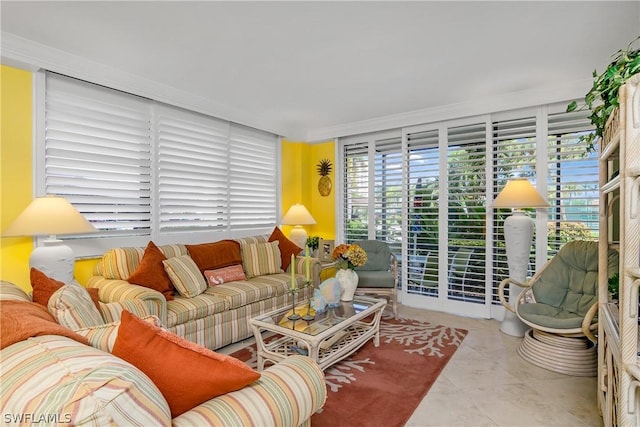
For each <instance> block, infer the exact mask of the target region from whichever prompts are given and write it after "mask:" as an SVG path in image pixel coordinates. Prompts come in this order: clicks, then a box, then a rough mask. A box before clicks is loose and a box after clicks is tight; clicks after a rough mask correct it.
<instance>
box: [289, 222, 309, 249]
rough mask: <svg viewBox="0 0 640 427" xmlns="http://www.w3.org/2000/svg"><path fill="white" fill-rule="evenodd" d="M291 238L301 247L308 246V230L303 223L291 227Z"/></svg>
mask: <svg viewBox="0 0 640 427" xmlns="http://www.w3.org/2000/svg"><path fill="white" fill-rule="evenodd" d="M289 239H290V240H291V241H292V242H293V243H295V244H296V245H298V247H299V248H302V249H304V247H305V246H307V232H306V231H305V229H304V228H302V226H301V225H296V226H295V227H293V228H292V229H291V233H290V234H289Z"/></svg>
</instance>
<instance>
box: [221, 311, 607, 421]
mask: <svg viewBox="0 0 640 427" xmlns="http://www.w3.org/2000/svg"><path fill="white" fill-rule="evenodd" d="M398 308H399V316H400V317H406V318H410V319H416V320H422V321H427V322H431V323H437V324H441V325H447V326H452V327H457V328H462V329H466V330H468V331H469V333H468V334H467V336H466V337H465V339H464V340H463V341H462V344H461V346H460V348H459V349H458V350H457V351H456V353H455V354H454V355H453V357H452V358H451V360H450V361H449V363H448V364H447V366H446V367H445V369H444V370H443V371H442V373H441V374H440V376H439V377H438V379H437V381H436V382H435V384H434V385H433V386H432V387H431V390H429V392H428V393H427V395H426V396H425V398H424V399H423V400H422V402H421V403H420V405H418V407H417V408H416V410H415V412H414V413H413V415H412V417H411V418H410V419H409V421H408V422H407V424H406V427H430V426H441V427H448V426H455V427H459V426H460V427H463V426H469V427H483V426H491V427H495V426H504V427H517V426H522V427H533V426H536V427H538V426H540V427H546V426H562V427H573V426H576V427H578V426H580V427H590V426H598V427H600V426H602V425H603V422H602V418H601V417H600V414H599V413H598V409H597V404H596V379H595V378H582V377H572V376H568V375H562V374H557V373H555V372H551V371H547V370H545V369H542V368H538V367H537V366H535V365H532V364H530V363H528V362H526V361H524V360H522V359H521V358H520V356H518V355H517V353H516V349H517V348H518V346H519V345H520V341H521V340H522V338H516V337H511V336H508V335H505V334H503V333H501V332H500V331H499V329H498V328H499V326H500V324H499V322H497V321H495V320H484V319H471V318H466V317H460V316H454V315H450V314H446V313H439V312H435V311H429V310H421V309H416V308H411V307H407V306H403V305H399V306H398ZM252 342H253V339H251V338H250V339H247V340H245V341H243V342H241V343H236V344H232V345H230V346H227V347H225V348H223V349H220V350H219V351H220V352H223V353H226V354H229V353H233V352H234V351H236V350H238V349H240V348H242V347H244V346H246V345H249V344H251V343H252Z"/></svg>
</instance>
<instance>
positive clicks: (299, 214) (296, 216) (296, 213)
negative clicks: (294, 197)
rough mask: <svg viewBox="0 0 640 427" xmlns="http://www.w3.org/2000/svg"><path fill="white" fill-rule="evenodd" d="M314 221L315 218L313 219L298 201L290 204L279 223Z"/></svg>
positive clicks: (290, 223)
mask: <svg viewBox="0 0 640 427" xmlns="http://www.w3.org/2000/svg"><path fill="white" fill-rule="evenodd" d="M315 223H316V220H315V219H313V217H312V216H311V214H310V213H309V211H308V210H307V208H305V207H304V205H301V204H300V203H296V204H295V205H293V206H291V207H290V208H289V210H288V211H287V213H286V214H285V215H284V216H283V217H282V221H281V224H284V225H309V224H315Z"/></svg>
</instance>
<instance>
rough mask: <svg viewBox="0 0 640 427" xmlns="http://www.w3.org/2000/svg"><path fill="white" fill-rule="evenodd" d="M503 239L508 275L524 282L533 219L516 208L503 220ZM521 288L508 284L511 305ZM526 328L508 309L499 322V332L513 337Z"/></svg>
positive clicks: (531, 238) (520, 335)
mask: <svg viewBox="0 0 640 427" xmlns="http://www.w3.org/2000/svg"><path fill="white" fill-rule="evenodd" d="M504 240H505V250H506V253H507V264H508V265H509V277H510V278H512V279H515V280H517V281H518V282H521V283H524V281H525V280H526V279H527V269H528V266H529V256H530V254H531V242H532V241H533V221H532V220H531V218H529V217H528V216H527V214H526V213H525V212H524V211H522V210H519V209H516V210H514V211H513V214H512V215H511V216H510V217H508V218H507V219H506V220H505V221H504ZM522 290H523V288H521V287H520V286H517V285H514V284H513V283H510V284H509V303H511V305H513V303H514V302H515V301H516V300H517V299H518V297H519V296H520V292H522ZM527 329H529V327H528V326H527V325H525V324H524V323H522V322H521V321H520V319H518V316H516V315H515V314H514V313H512V312H510V311H506V312H505V315H504V319H503V321H502V323H501V324H500V331H501V332H504V333H505V334H507V335H512V336H515V337H524V334H525V332H526V331H527Z"/></svg>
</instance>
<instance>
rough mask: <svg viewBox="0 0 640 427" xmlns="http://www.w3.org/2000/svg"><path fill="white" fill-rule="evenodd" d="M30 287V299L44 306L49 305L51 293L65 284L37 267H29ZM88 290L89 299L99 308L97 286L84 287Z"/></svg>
mask: <svg viewBox="0 0 640 427" xmlns="http://www.w3.org/2000/svg"><path fill="white" fill-rule="evenodd" d="M30 279H31V287H32V288H33V296H32V297H31V299H32V300H33V302H35V303H37V304H41V305H43V306H45V307H47V306H48V305H49V298H51V295H53V293H54V292H55V291H57V290H58V289H60V288H61V287H63V286H65V284H64V282H61V281H59V280H56V279H52V278H51V277H49V276H47V275H46V274H44V273H43V272H42V271H40V270H38V269H37V268H33V267H31V271H30ZM85 289H86V290H87V292H89V296H90V297H91V301H93V304H94V305H95V306H96V308H97V309H98V310H100V299H99V298H98V288H85Z"/></svg>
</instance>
